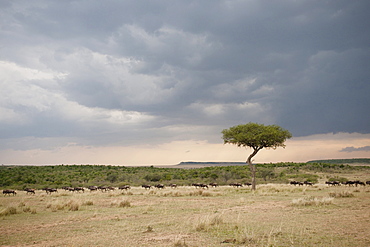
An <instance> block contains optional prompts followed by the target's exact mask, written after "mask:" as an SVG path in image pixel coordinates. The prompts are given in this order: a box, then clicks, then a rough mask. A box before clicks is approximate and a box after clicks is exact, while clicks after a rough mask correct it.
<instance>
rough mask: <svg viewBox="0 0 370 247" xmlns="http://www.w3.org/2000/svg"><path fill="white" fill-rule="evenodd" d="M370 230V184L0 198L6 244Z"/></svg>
mask: <svg viewBox="0 0 370 247" xmlns="http://www.w3.org/2000/svg"><path fill="white" fill-rule="evenodd" d="M342 175H343V174H342ZM359 176H360V175H359ZM369 229H370V187H369V186H367V187H363V186H361V187H357V188H356V187H346V186H340V187H328V186H326V185H325V184H323V183H321V184H316V185H314V186H313V187H307V186H305V187H303V186H301V187H298V186H293V185H285V184H284V185H283V184H282V185H277V184H265V185H259V186H258V187H257V191H255V192H252V191H251V190H250V189H249V188H247V187H242V188H233V187H230V186H221V187H217V188H209V189H208V190H206V189H205V190H200V189H195V188H194V187H190V186H189V187H188V186H182V187H179V188H176V189H173V188H165V189H162V190H158V189H151V190H145V189H143V188H141V187H133V188H132V189H131V190H129V191H127V192H126V191H124V192H123V191H119V190H115V191H110V192H100V191H98V192H85V193H76V192H65V191H63V190H59V192H58V193H54V194H51V195H47V194H46V193H45V192H44V191H37V192H36V195H27V194H26V192H24V191H18V192H17V195H16V196H3V195H1V196H0V232H1V235H0V245H1V246H178V247H181V246H182V247H184V246H189V247H190V246H192V247H193V246H199V247H203V246H336V247H340V246H370V231H369Z"/></svg>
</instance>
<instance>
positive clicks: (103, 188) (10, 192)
mask: <svg viewBox="0 0 370 247" xmlns="http://www.w3.org/2000/svg"><path fill="white" fill-rule="evenodd" d="M289 184H291V185H294V186H297V185H298V186H305V185H306V186H313V185H314V183H312V182H309V181H304V182H298V181H290V183H289ZM325 184H327V185H328V186H341V185H347V186H356V187H357V186H366V185H370V181H366V182H362V181H359V180H350V181H346V182H342V183H341V182H339V181H326V182H325ZM229 185H230V186H232V187H243V186H251V185H252V184H251V183H248V182H247V183H244V184H242V183H230V184H229ZM167 186H168V187H171V188H177V187H178V186H177V184H169V185H167ZM191 186H194V187H195V188H197V189H208V188H209V187H213V188H214V187H218V186H219V185H218V184H217V183H210V184H204V183H193V184H191ZM141 187H142V188H144V189H146V190H150V189H152V188H157V189H164V188H165V187H166V185H164V184H156V185H150V184H143V185H142V186H141ZM61 189H62V190H65V191H71V192H85V191H86V190H88V191H90V192H91V191H102V192H107V191H112V190H116V189H119V190H129V189H131V186H130V185H123V186H120V187H118V188H116V187H112V186H88V187H87V188H84V187H69V186H64V187H61ZM42 190H43V191H45V192H46V194H52V193H54V192H58V189H56V188H44V189H42ZM24 191H25V192H26V193H27V194H31V195H34V194H36V189H31V188H26V189H24ZM3 194H4V196H6V195H13V196H15V195H16V194H17V192H16V191H15V190H12V189H5V190H3Z"/></svg>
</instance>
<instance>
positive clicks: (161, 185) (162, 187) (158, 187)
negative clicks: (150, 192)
mask: <svg viewBox="0 0 370 247" xmlns="http://www.w3.org/2000/svg"><path fill="white" fill-rule="evenodd" d="M154 187H156V188H157V189H164V184H156V185H154Z"/></svg>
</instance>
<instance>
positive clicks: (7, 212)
mask: <svg viewBox="0 0 370 247" xmlns="http://www.w3.org/2000/svg"><path fill="white" fill-rule="evenodd" d="M16 213H17V208H15V207H12V206H10V207H6V208H4V209H3V210H1V211H0V216H9V215H12V214H16Z"/></svg>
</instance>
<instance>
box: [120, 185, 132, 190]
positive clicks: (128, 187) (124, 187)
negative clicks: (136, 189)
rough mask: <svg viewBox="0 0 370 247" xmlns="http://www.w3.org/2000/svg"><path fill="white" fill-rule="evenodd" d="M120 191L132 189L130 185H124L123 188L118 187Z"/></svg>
mask: <svg viewBox="0 0 370 247" xmlns="http://www.w3.org/2000/svg"><path fill="white" fill-rule="evenodd" d="M118 189H120V190H129V189H131V187H130V185H123V186H120V187H118Z"/></svg>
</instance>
